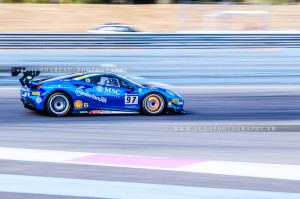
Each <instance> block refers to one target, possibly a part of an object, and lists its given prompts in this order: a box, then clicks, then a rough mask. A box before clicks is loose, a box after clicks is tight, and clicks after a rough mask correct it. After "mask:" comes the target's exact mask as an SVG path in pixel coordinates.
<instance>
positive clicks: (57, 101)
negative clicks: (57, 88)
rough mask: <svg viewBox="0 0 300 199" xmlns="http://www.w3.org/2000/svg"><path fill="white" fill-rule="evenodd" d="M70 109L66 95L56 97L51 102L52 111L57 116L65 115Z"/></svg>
mask: <svg viewBox="0 0 300 199" xmlns="http://www.w3.org/2000/svg"><path fill="white" fill-rule="evenodd" d="M69 107H70V105H69V100H68V98H67V97H66V96H64V95H55V96H53V97H52V98H51V100H50V109H51V111H52V112H53V113H55V114H57V115H61V114H65V113H66V112H67V111H68V110H69Z"/></svg>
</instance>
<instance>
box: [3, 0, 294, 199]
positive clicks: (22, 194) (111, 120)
mask: <svg viewBox="0 0 300 199" xmlns="http://www.w3.org/2000/svg"><path fill="white" fill-rule="evenodd" d="M299 19H300V5H299V4H298V1H289V0H274V1H232V2H229V1H208V0H204V1H173V0H157V1H153V0H131V1H126V0H124V1H123V0H115V1H114V0H111V1H109V0H108V1H106V0H103V1H102V0H99V1H98V0H74V1H73V0H61V1H59V0H50V1H48V0H24V1H23V0H2V3H1V4H0V113H1V114H0V126H1V127H0V198H5V199H7V198H18V199H23V198H24V199H27V198H30V199H33V198H38V199H44V198H45V199H52V198H60V199H61V198H62V199H64V198H66V199H68V198H115V199H116V198H118V199H148V198H149V199H177V198H178V199H189V198H191V199H200V198H205V199H216V198H222V199H225V198H243V199H257V198H260V199H263V198H265V199H270V198H272V199H282V198H288V199H299V198H300V189H299V187H300V184H299V180H300V173H299V171H300V167H299V164H300V145H299V142H300V137H299V134H298V133H299V132H300V126H299V117H300V110H299V104H300V103H299V102H300V88H299V85H300V66H299V62H300V49H299V47H300V31H299V30H300V20H299ZM11 67H27V68H30V69H33V70H35V69H37V70H41V71H42V73H41V75H40V77H53V76H59V75H63V74H67V73H75V72H91V71H97V72H102V71H112V72H117V73H120V74H122V75H125V76H128V77H130V78H132V79H134V80H135V81H138V82H143V83H150V84H154V85H157V86H161V87H164V88H168V89H170V90H172V91H174V92H176V93H179V94H180V95H182V97H183V98H184V99H185V109H186V114H185V115H162V116H158V117H149V116H144V115H100V116H95V117H90V116H88V115H87V116H86V115H79V116H70V117H63V118H53V117H49V116H46V115H45V114H42V113H36V112H31V111H29V110H25V109H24V108H23V105H22V103H21V102H20V99H19V98H20V96H19V89H20V85H19V80H18V78H17V77H11V73H10V72H11ZM162 157H163V158H162Z"/></svg>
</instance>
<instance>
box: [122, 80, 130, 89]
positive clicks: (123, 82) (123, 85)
mask: <svg viewBox="0 0 300 199" xmlns="http://www.w3.org/2000/svg"><path fill="white" fill-rule="evenodd" d="M119 82H120V87H121V88H128V86H129V85H130V84H128V83H127V82H125V81H123V80H119Z"/></svg>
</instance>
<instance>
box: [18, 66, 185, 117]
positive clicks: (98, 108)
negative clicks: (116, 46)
mask: <svg viewBox="0 0 300 199" xmlns="http://www.w3.org/2000/svg"><path fill="white" fill-rule="evenodd" d="M21 72H23V77H22V78H21V79H20V83H21V84H22V88H21V91H20V95H21V101H22V102H23V104H24V107H25V108H27V109H30V110H39V111H46V112H47V113H48V114H49V115H51V116H66V115H68V114H71V113H73V114H126V113H127V114H139V113H143V114H146V115H160V114H164V113H185V111H184V108H183V106H184V100H183V98H182V97H181V96H180V95H178V94H176V93H175V92H172V91H170V90H167V89H164V88H160V87H155V86H151V85H146V84H139V83H137V82H135V81H133V80H131V79H129V78H127V77H124V76H121V75H119V74H116V73H78V74H70V75H65V76H60V77H55V78H48V79H39V80H35V81H34V80H32V79H33V77H35V76H38V75H39V73H40V72H39V71H26V69H25V68H12V76H17V75H18V74H20V73H21Z"/></svg>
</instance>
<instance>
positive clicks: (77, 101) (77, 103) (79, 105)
mask: <svg viewBox="0 0 300 199" xmlns="http://www.w3.org/2000/svg"><path fill="white" fill-rule="evenodd" d="M82 105H83V103H82V101H81V100H76V101H75V102H74V106H75V108H77V109H79V108H81V107H82Z"/></svg>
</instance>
